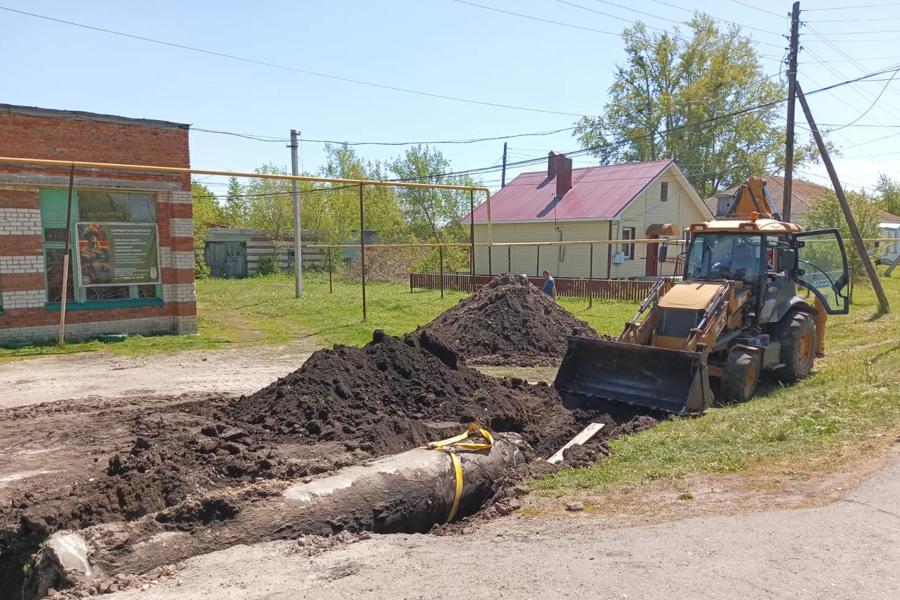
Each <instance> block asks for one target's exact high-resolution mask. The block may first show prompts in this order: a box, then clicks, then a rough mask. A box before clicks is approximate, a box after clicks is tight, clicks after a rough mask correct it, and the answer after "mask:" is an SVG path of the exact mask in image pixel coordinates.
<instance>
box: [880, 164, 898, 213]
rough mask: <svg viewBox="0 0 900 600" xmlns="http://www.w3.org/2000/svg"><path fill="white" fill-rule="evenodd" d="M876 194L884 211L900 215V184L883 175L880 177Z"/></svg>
mask: <svg viewBox="0 0 900 600" xmlns="http://www.w3.org/2000/svg"><path fill="white" fill-rule="evenodd" d="M875 192H876V193H877V194H878V196H879V200H880V202H881V206H882V208H884V210H886V211H887V212H889V213H891V214H892V215H900V182H898V181H894V180H893V179H891V178H890V177H888V176H887V175H885V174H884V173H881V174H879V175H878V184H877V185H876V186H875Z"/></svg>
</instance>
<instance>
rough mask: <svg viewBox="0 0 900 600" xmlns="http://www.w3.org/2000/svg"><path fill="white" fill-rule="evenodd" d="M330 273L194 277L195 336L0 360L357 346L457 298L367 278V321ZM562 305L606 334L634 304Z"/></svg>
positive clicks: (45, 350) (408, 326)
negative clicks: (306, 341) (302, 342)
mask: <svg viewBox="0 0 900 600" xmlns="http://www.w3.org/2000/svg"><path fill="white" fill-rule="evenodd" d="M328 290H329V288H328V278H327V276H326V275H323V274H318V273H308V274H306V275H305V277H304V297H303V298H302V299H299V300H297V299H295V298H294V278H293V276H291V275H270V276H267V277H251V278H248V279H204V280H199V281H197V313H198V335H195V336H176V335H164V336H153V337H143V336H129V337H128V338H127V339H126V340H125V341H124V342H122V343H117V344H108V343H103V342H99V341H89V342H80V343H73V344H67V345H66V346H65V347H64V348H60V347H59V346H57V345H55V344H45V345H31V346H26V347H24V348H19V349H14V350H12V349H0V360H4V359H15V358H25V357H31V356H41V355H49V354H71V353H75V352H89V351H97V350H103V351H107V352H112V353H114V354H124V355H143V354H153V353H162V352H164V353H171V352H179V351H183V350H203V349H216V348H226V347H229V346H234V345H258V344H280V343H286V342H290V341H293V340H297V339H298V338H301V337H307V336H311V337H312V338H313V341H314V342H315V343H317V344H321V345H323V346H331V345H333V344H354V345H361V344H365V343H366V342H368V341H370V340H371V339H372V331H373V330H374V329H384V330H385V331H386V332H388V333H391V334H402V333H406V332H408V331H412V330H413V329H415V328H416V327H418V326H419V325H423V324H425V323H427V322H429V321H431V320H432V319H433V318H435V317H436V316H437V315H439V314H440V313H441V312H443V311H445V310H446V309H448V308H450V307H451V306H453V305H454V304H456V303H457V302H459V300H460V299H461V298H463V297H465V294H463V293H461V292H451V291H447V292H446V293H445V297H444V299H443V300H442V299H441V297H440V292H438V291H434V290H429V291H423V290H416V291H415V292H412V293H410V291H409V288H408V287H407V286H406V285H404V284H397V283H378V282H375V283H369V284H368V285H367V286H366V298H367V307H368V319H367V320H366V321H365V322H363V321H362V301H361V292H360V286H359V282H358V281H348V280H345V279H342V278H339V277H335V279H334V292H333V293H329V291H328ZM561 303H562V305H563V306H564V307H566V308H567V309H568V310H570V311H572V312H573V313H574V314H575V315H576V316H577V317H578V318H580V319H584V320H586V321H588V322H589V323H591V324H592V325H593V326H594V327H595V328H598V329H599V330H601V331H603V332H604V333H616V334H618V333H619V332H620V331H621V329H622V324H623V323H624V322H625V320H627V319H628V318H630V317H631V314H632V313H633V312H634V308H635V307H636V306H637V304H636V303H633V302H611V301H607V300H604V301H595V302H594V305H593V308H592V309H590V310H588V309H587V301H586V300H583V299H570V298H566V299H562V300H561Z"/></svg>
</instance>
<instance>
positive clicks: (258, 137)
mask: <svg viewBox="0 0 900 600" xmlns="http://www.w3.org/2000/svg"><path fill="white" fill-rule="evenodd" d="M574 130H575V127H563V128H561V129H553V130H550V131H534V132H530V133H515V134H512V135H498V136H492V137H481V138H466V139H458V140H423V141H413V142H351V141H346V140H345V141H341V140H336V139H335V140H325V139H313V138H302V139H301V141H303V142H310V143H314V144H333V145H336V146H418V145H434V146H438V145H444V144H477V143H479V142H496V141H498V140H509V139H514V138H523V137H541V136H548V135H555V134H558V133H564V132H566V131H574ZM191 131H200V132H203V133H215V134H220V135H231V136H235V137H240V138H247V139H251V140H256V141H258V142H280V143H284V142H287V141H289V140H288V139H286V138H277V137H275V136H268V135H254V134H249V133H235V132H232V131H221V130H217V129H204V128H201V127H192V128H191Z"/></svg>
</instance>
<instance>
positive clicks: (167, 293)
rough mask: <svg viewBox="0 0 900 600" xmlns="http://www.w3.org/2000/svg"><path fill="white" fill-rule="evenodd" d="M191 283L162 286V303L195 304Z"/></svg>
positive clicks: (195, 296) (195, 299)
mask: <svg viewBox="0 0 900 600" xmlns="http://www.w3.org/2000/svg"><path fill="white" fill-rule="evenodd" d="M196 301H197V295H196V294H195V293H194V284H193V283H167V284H164V285H163V302H196Z"/></svg>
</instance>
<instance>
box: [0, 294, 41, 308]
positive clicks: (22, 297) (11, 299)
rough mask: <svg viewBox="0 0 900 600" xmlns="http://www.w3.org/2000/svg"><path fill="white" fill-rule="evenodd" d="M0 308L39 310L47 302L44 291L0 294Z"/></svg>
mask: <svg viewBox="0 0 900 600" xmlns="http://www.w3.org/2000/svg"><path fill="white" fill-rule="evenodd" d="M0 298H2V301H0V306H2V307H3V308H4V309H9V308H40V307H42V306H44V304H45V303H46V302H47V292H46V291H45V290H25V291H16V292H0Z"/></svg>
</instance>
